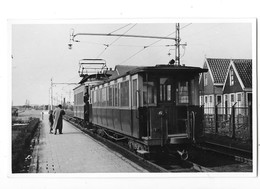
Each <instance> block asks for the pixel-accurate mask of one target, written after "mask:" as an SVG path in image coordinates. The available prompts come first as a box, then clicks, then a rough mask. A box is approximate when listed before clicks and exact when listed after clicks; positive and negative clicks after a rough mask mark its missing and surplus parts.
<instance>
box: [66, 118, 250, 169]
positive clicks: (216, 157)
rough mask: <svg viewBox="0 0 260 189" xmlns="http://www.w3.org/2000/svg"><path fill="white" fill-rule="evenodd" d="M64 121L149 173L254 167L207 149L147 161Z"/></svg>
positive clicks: (192, 150) (117, 143)
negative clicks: (184, 156)
mask: <svg viewBox="0 0 260 189" xmlns="http://www.w3.org/2000/svg"><path fill="white" fill-rule="evenodd" d="M64 120H66V121H68V122H70V123H71V124H72V125H74V126H75V127H77V128H78V129H80V130H81V131H83V132H85V133H87V134H88V135H90V136H91V137H93V138H94V139H96V140H98V141H100V142H102V143H103V144H105V145H106V146H108V147H109V148H111V149H113V150H115V151H116V152H118V153H119V154H121V155H123V156H124V157H126V158H127V159H129V160H131V161H133V162H135V163H137V164H138V165H140V166H142V167H143V168H144V169H146V170H148V171H149V172H172V173H176V172H182V173H185V172H186V173H190V172H241V171H242V172H250V171H252V165H250V164H247V163H244V162H240V161H237V160H236V159H234V158H230V157H228V158H227V156H226V154H223V153H219V152H217V151H211V150H210V149H209V148H207V149H205V148H206V147H200V148H198V147H191V148H190V150H189V152H190V158H189V159H188V160H185V161H184V160H181V159H180V157H179V155H178V154H177V153H173V152H170V153H168V154H165V155H164V156H160V157H159V158H156V159H152V160H147V159H145V158H144V157H140V156H139V155H137V154H136V153H134V152H132V151H130V150H128V149H127V147H126V145H124V144H122V143H120V142H114V141H111V140H108V139H106V138H104V137H101V136H100V135H97V134H95V133H94V132H92V131H91V130H88V129H85V128H82V127H81V126H80V125H79V124H77V123H75V122H73V118H71V117H69V116H64Z"/></svg>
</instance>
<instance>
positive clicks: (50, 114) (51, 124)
mask: <svg viewBox="0 0 260 189" xmlns="http://www.w3.org/2000/svg"><path fill="white" fill-rule="evenodd" d="M52 113H53V111H52V110H50V111H49V123H50V134H52V130H53V114H52Z"/></svg>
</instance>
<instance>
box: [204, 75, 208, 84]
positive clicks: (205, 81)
mask: <svg viewBox="0 0 260 189" xmlns="http://www.w3.org/2000/svg"><path fill="white" fill-rule="evenodd" d="M207 85H208V73H204V86H207Z"/></svg>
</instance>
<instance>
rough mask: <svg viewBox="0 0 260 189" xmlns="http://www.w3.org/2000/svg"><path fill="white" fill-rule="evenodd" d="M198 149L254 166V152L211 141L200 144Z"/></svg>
mask: <svg viewBox="0 0 260 189" xmlns="http://www.w3.org/2000/svg"><path fill="white" fill-rule="evenodd" d="M196 147H197V148H200V149H203V150H206V151H212V152H216V153H218V154H223V155H224V156H227V157H230V158H233V159H234V160H235V161H239V162H242V163H247V164H249V165H252V152H251V151H248V150H243V149H238V148H234V147H229V146H225V145H221V144H217V143H214V142H209V141H205V142H203V143H201V144H198V145H197V146H196Z"/></svg>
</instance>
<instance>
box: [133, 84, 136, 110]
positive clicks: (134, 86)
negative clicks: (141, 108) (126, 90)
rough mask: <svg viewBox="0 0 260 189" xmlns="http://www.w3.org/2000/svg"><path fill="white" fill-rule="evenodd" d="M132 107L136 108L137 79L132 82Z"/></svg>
mask: <svg viewBox="0 0 260 189" xmlns="http://www.w3.org/2000/svg"><path fill="white" fill-rule="evenodd" d="M133 106H134V107H136V106H137V79H134V80H133Z"/></svg>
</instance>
